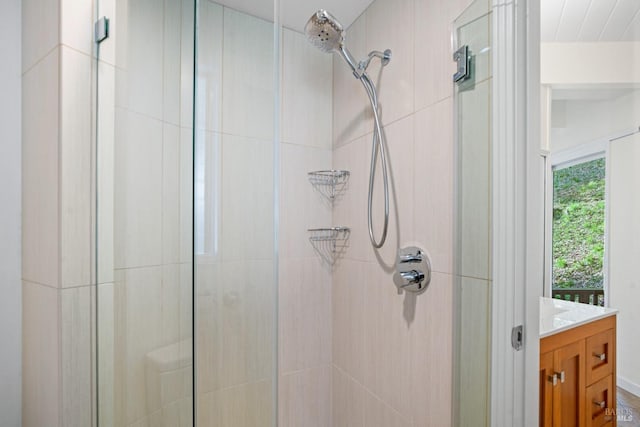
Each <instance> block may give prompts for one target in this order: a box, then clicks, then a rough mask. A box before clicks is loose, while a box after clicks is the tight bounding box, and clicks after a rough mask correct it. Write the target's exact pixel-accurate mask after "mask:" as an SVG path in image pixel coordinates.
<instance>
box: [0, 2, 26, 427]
mask: <svg viewBox="0 0 640 427" xmlns="http://www.w3.org/2000/svg"><path fill="white" fill-rule="evenodd" d="M20 16H21V3H20V1H18V0H12V1H7V2H3V3H2V4H0V52H2V56H3V58H4V59H3V64H2V66H0V93H2V97H1V98H0V141H2V144H0V182H2V186H1V187H0V200H2V206H3V207H2V209H1V210H0V242H2V244H1V245H0V283H1V284H2V285H1V286H2V298H1V299H0V337H2V346H1V347H0V414H2V422H3V424H4V425H6V426H7V427H18V426H20V425H22V420H21V403H22V400H21V396H20V393H21V388H22V387H21V381H22V364H21V360H20V359H21V342H22V340H21V336H22V334H21V329H22V320H21V317H22V303H21V298H22V296H21V295H22V286H21V282H20V277H21V274H20V273H21V272H20V262H21V261H20V253H21V251H20V245H21V242H20V230H21V202H20V200H21V196H20V190H21V176H20V175H21V173H20V170H21V167H20V165H21V160H20V159H21V147H22V144H21V142H20V120H21V118H20V112H21V98H20V78H21V67H20V63H21V59H20V58H21V56H20V54H21V52H20V50H21V46H22V45H21V33H20V28H21V22H20Z"/></svg>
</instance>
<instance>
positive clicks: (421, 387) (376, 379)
mask: <svg viewBox="0 0 640 427" xmlns="http://www.w3.org/2000/svg"><path fill="white" fill-rule="evenodd" d="M467 3H469V2H468V1H466V0H459V1H455V2H451V1H446V0H376V1H375V2H374V3H372V5H371V6H370V7H369V8H368V9H367V10H366V11H365V12H364V13H363V14H362V15H361V16H360V17H359V18H358V19H357V20H356V21H355V22H354V24H353V25H352V26H351V27H350V28H349V29H348V30H347V45H348V46H349V48H350V50H351V51H352V53H354V55H355V56H356V57H361V56H363V55H365V54H366V53H367V52H369V51H370V50H373V49H376V50H384V49H387V48H390V49H391V50H392V51H393V56H392V59H391V62H390V63H389V65H388V66H386V67H385V68H383V69H382V71H381V72H380V73H379V72H378V65H377V64H378V63H377V62H376V61H374V62H373V64H375V65H374V66H372V67H371V68H370V70H371V71H370V74H371V75H373V76H375V78H374V80H375V81H376V82H378V83H377V84H378V88H379V99H380V104H381V109H382V121H383V123H384V125H385V130H384V132H385V135H386V139H387V147H388V155H389V166H390V170H389V172H390V178H391V182H392V184H391V204H390V211H391V213H390V222H389V235H388V237H387V243H386V244H385V246H384V247H383V248H382V249H380V250H374V249H373V248H372V245H371V244H370V242H369V236H368V232H367V220H366V215H367V191H368V175H369V161H370V150H371V138H372V134H371V132H372V128H373V120H372V117H371V114H370V113H369V112H368V111H367V110H368V108H369V105H368V100H367V98H366V96H365V92H364V90H363V88H362V87H359V86H360V83H359V82H357V81H356V80H355V79H354V78H353V76H352V74H351V72H350V71H349V70H348V69H347V67H346V65H345V64H343V63H342V62H341V61H339V60H335V61H334V108H333V114H334V120H333V142H334V152H333V167H334V168H336V169H348V170H350V171H351V173H352V176H351V180H350V183H349V188H348V190H347V192H346V194H345V196H344V200H342V201H341V202H340V203H338V204H337V206H336V207H335V209H334V211H333V222H334V224H336V225H346V226H350V227H351V229H352V232H351V237H350V240H349V248H348V249H347V251H346V253H345V256H344V257H343V259H342V260H341V261H340V262H339V263H338V265H337V266H336V268H335V269H334V272H333V293H332V312H333V363H332V379H333V394H332V396H333V402H332V405H333V409H332V425H334V426H345V425H352V426H360V427H378V426H379V427H389V426H399V427H410V426H413V427H418V426H420V427H422V426H447V425H451V423H452V419H451V415H452V411H451V405H452V400H451V395H452V389H451V388H452V369H453V366H452V364H453V351H452V333H453V327H452V321H453V307H454V302H453V280H454V276H453V274H454V270H453V228H452V227H453V205H454V203H453V202H454V199H453V197H454V192H453V177H454V167H453V154H454V135H453V119H452V118H453V98H452V95H453V87H452V84H451V75H452V74H453V72H454V67H453V63H452V60H451V55H452V49H451V31H452V27H451V23H452V22H453V20H454V19H455V18H456V17H457V16H458V15H459V14H460V13H461V12H462V10H464V8H465V7H466V6H467ZM380 176H381V174H380V169H378V174H377V182H376V193H375V194H376V196H375V197H374V230H375V233H376V236H379V235H380V230H381V228H382V210H383V207H382V206H383V205H382V198H381V196H380V195H381V194H382V181H381V179H380ZM410 245H416V246H419V247H422V248H423V249H424V250H425V251H426V252H427V253H428V254H429V256H430V259H431V263H432V269H433V273H432V279H431V283H430V285H429V287H428V288H427V290H426V291H425V292H424V293H423V294H421V295H418V296H416V295H413V294H410V293H403V294H399V293H398V291H397V289H396V287H395V286H394V284H393V281H392V274H393V271H394V266H395V257H396V252H397V249H398V248H399V247H404V246H410ZM309 425H315V424H309Z"/></svg>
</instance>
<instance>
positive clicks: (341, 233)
mask: <svg viewBox="0 0 640 427" xmlns="http://www.w3.org/2000/svg"><path fill="white" fill-rule="evenodd" d="M307 231H308V232H309V234H310V236H309V240H311V241H312V242H326V241H338V240H347V239H348V238H349V233H350V232H351V229H350V228H349V227H330V228H310V229H308V230H307Z"/></svg>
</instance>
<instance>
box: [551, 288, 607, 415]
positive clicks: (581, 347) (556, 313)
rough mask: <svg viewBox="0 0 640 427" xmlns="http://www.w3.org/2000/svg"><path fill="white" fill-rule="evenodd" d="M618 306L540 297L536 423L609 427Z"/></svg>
mask: <svg viewBox="0 0 640 427" xmlns="http://www.w3.org/2000/svg"><path fill="white" fill-rule="evenodd" d="M617 312H618V310H615V309H611V308H605V307H598V306H592V305H588V304H578V303H574V302H569V301H563V300H559V299H553V298H544V297H542V298H540V425H541V426H544V427H551V426H563V427H566V426H576V427H595V426H598V427H600V426H615V425H616V416H615V406H616V313H617Z"/></svg>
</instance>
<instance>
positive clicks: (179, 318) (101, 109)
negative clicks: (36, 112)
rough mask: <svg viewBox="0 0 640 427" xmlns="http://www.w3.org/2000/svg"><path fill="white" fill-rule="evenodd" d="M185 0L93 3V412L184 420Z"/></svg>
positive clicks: (134, 420) (189, 49)
mask: <svg viewBox="0 0 640 427" xmlns="http://www.w3.org/2000/svg"><path fill="white" fill-rule="evenodd" d="M194 9H195V7H194V1H193V0H165V1H164V2H163V1H150V0H145V1H127V0H108V1H107V0H101V1H100V2H99V8H98V15H99V16H107V17H108V18H109V20H110V34H109V37H108V38H107V39H106V40H104V41H103V42H102V43H101V44H100V45H99V52H98V61H97V68H98V77H97V82H98V97H97V99H98V101H97V103H98V115H97V150H96V166H97V167H96V170H97V175H96V181H97V182H96V185H97V200H96V202H97V204H96V217H97V224H96V231H97V239H96V249H97V260H96V261H97V277H98V288H97V295H96V312H97V316H96V337H97V338H96V342H97V350H96V359H97V364H96V368H97V393H98V397H97V414H98V416H97V419H98V425H99V426H100V427H103V426H117V427H123V426H127V427H128V426H192V425H193V393H192V390H193V386H192V378H193V358H192V348H193V340H192V314H193V310H192V299H193V298H192V286H193V285H192V284H193V280H192V271H193V267H192V265H193V264H192V259H193V258H192V246H193V245H192V227H191V224H192V216H193V215H192V194H193V180H192V175H193V173H192V161H193V160H192V159H193V131H192V127H193V125H192V123H193V119H192V116H193V114H192V111H193V107H192V105H193V90H192V88H193V46H194V36H193V34H194Z"/></svg>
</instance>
